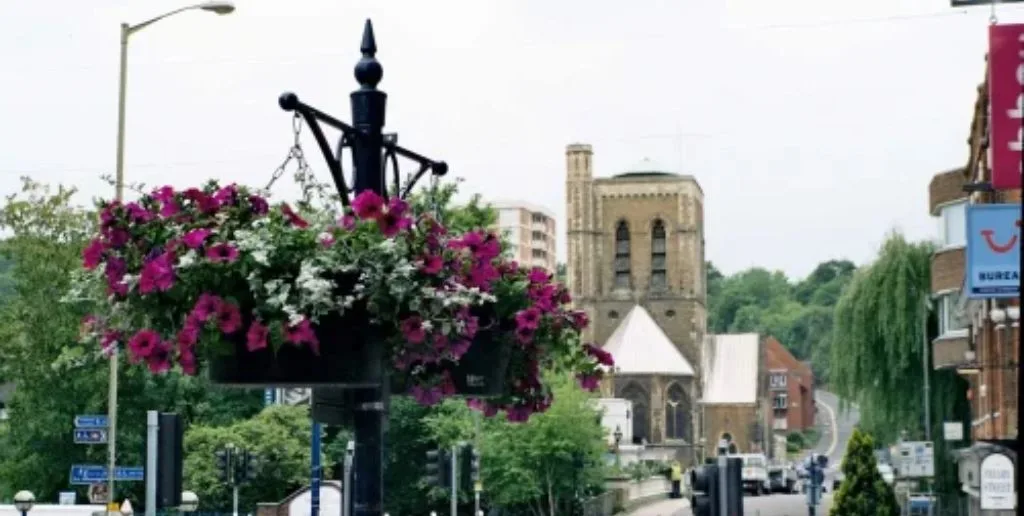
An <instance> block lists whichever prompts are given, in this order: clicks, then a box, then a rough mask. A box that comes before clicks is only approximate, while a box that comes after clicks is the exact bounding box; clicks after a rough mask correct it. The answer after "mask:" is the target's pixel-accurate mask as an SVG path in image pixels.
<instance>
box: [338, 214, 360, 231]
mask: <svg viewBox="0 0 1024 516" xmlns="http://www.w3.org/2000/svg"><path fill="white" fill-rule="evenodd" d="M338 225H339V226H341V227H342V229H345V230H346V231H352V230H353V229H355V227H356V218H355V217H353V216H351V215H345V216H343V217H341V218H340V219H338Z"/></svg>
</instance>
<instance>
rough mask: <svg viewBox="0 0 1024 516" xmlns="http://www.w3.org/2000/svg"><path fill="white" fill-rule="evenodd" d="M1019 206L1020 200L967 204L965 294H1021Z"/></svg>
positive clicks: (979, 296)
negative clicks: (1012, 202) (1009, 202)
mask: <svg viewBox="0 0 1024 516" xmlns="http://www.w3.org/2000/svg"><path fill="white" fill-rule="evenodd" d="M1020 209H1021V205H1020V204H1019V203H1018V204H972V205H969V206H968V207H967V252H966V254H967V260H966V262H967V263H966V271H964V272H965V275H966V292H965V294H966V295H967V297H969V298H972V299H992V298H1006V297H1019V296H1020V247H1021V211H1020Z"/></svg>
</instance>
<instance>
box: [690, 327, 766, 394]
mask: <svg viewBox="0 0 1024 516" xmlns="http://www.w3.org/2000/svg"><path fill="white" fill-rule="evenodd" d="M701 365H702V366H703V367H702V368H701V370H702V371H703V372H704V378H703V381H704V398H703V402H704V403H706V404H730V403H743V404H748V403H757V379H758V374H759V370H760V365H761V336H760V335H758V334H756V333H739V334H728V335H708V336H707V338H706V339H705V340H704V350H703V353H701Z"/></svg>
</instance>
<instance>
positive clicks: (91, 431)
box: [75, 428, 107, 444]
mask: <svg viewBox="0 0 1024 516" xmlns="http://www.w3.org/2000/svg"><path fill="white" fill-rule="evenodd" d="M106 442H107V431H106V429H103V428H76V429H75V444H104V443H106Z"/></svg>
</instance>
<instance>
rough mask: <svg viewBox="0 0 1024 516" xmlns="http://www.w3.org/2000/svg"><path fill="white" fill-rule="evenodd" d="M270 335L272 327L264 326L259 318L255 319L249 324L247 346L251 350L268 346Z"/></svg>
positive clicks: (246, 334)
mask: <svg viewBox="0 0 1024 516" xmlns="http://www.w3.org/2000/svg"><path fill="white" fill-rule="evenodd" d="M269 336H270V328H268V327H267V326H264V325H263V324H261V323H260V321H259V320H254V321H253V322H252V324H250V325H249V331H247V332H246V333H245V347H246V349H248V350H249V351H259V350H261V349H265V348H266V347H267V337H269Z"/></svg>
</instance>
